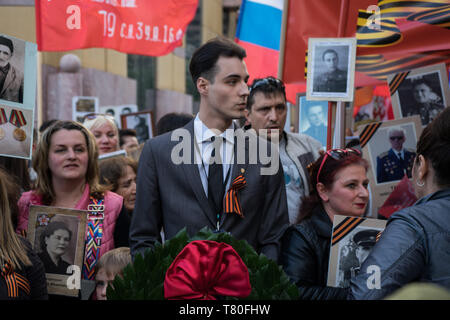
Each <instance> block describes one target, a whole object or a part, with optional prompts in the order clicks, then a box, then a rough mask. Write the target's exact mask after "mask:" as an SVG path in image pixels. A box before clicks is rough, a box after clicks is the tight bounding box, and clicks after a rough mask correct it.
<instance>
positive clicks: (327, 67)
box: [307, 38, 356, 101]
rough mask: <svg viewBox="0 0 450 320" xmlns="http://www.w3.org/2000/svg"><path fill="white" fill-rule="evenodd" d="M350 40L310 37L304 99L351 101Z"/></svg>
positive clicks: (352, 61)
mask: <svg viewBox="0 0 450 320" xmlns="http://www.w3.org/2000/svg"><path fill="white" fill-rule="evenodd" d="M353 40H354V39H353ZM353 40H351V38H341V39H322V38H315V39H314V38H310V41H309V46H308V77H307V82H308V85H307V87H308V90H307V93H309V94H307V97H308V100H312V99H315V100H330V101H351V99H350V97H352V95H353V82H354V65H355V51H356V49H355V48H356V46H355V43H354V41H353ZM311 98H312V99H311Z"/></svg>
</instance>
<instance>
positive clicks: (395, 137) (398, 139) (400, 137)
mask: <svg viewBox="0 0 450 320" xmlns="http://www.w3.org/2000/svg"><path fill="white" fill-rule="evenodd" d="M403 138H404V137H403V136H393V137H389V139H390V140H397V141H400V140H402V139H403Z"/></svg>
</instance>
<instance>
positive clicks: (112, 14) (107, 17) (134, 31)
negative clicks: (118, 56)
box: [35, 0, 198, 56]
mask: <svg viewBox="0 0 450 320" xmlns="http://www.w3.org/2000/svg"><path fill="white" fill-rule="evenodd" d="M197 4H198V0H165V1H160V0H54V1H48V0H36V3H35V7H36V38H37V44H38V50H40V51H68V50H74V49H82V48H108V49H114V50H117V51H121V52H124V53H130V54H140V55H147V56H161V55H165V54H168V53H170V52H172V51H173V50H174V49H175V48H176V47H178V46H180V45H182V38H183V35H184V33H185V31H186V28H187V25H188V24H189V23H190V22H191V20H192V19H193V18H194V16H195V12H196V10H197Z"/></svg>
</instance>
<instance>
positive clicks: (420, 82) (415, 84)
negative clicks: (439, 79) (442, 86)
mask: <svg viewBox="0 0 450 320" xmlns="http://www.w3.org/2000/svg"><path fill="white" fill-rule="evenodd" d="M421 84H424V85H426V86H427V87H428V88H429V89H430V90H431V91H433V86H432V85H431V84H430V83H429V82H428V81H427V80H426V79H424V78H420V79H417V80H415V81H413V83H412V88H413V89H414V88H415V87H417V86H418V85H421Z"/></svg>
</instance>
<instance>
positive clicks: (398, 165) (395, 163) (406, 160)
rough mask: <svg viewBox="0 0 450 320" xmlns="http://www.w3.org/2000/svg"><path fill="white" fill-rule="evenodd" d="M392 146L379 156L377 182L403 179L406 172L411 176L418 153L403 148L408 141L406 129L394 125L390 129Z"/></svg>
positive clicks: (389, 134)
mask: <svg viewBox="0 0 450 320" xmlns="http://www.w3.org/2000/svg"><path fill="white" fill-rule="evenodd" d="M388 138H389V142H390V144H391V148H390V149H389V150H388V151H386V152H383V153H381V154H380V155H379V156H378V157H377V182H378V183H381V182H391V181H396V180H401V179H402V178H403V176H404V175H405V174H407V175H408V178H411V169H412V166H413V162H414V158H415V157H416V153H415V151H414V150H411V149H406V148H403V144H404V143H405V141H406V132H405V129H403V128H401V127H392V128H390V129H389V131H388Z"/></svg>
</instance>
